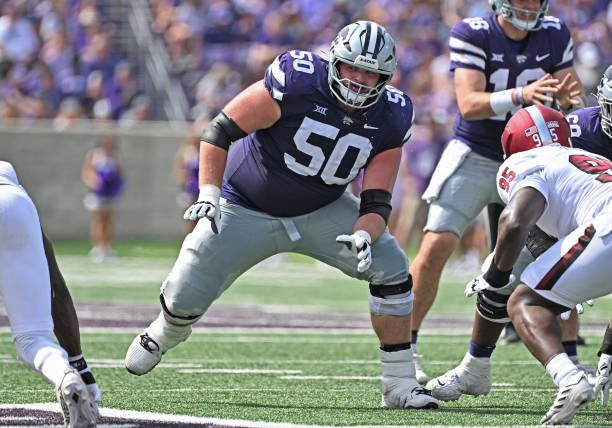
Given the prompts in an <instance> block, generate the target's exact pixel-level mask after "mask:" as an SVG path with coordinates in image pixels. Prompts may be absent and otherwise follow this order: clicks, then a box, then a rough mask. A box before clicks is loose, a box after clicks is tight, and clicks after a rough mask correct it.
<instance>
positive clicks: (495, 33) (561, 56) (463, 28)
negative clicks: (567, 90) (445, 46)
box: [450, 15, 574, 162]
mask: <svg viewBox="0 0 612 428" xmlns="http://www.w3.org/2000/svg"><path fill="white" fill-rule="evenodd" d="M573 45H574V44H573V42H572V38H571V35H570V32H569V29H568V28H567V26H566V25H565V24H564V23H563V22H561V21H559V19H557V18H555V17H553V16H546V17H545V18H544V21H543V23H542V28H540V29H539V30H538V31H531V32H529V34H528V36H527V37H526V38H525V39H524V40H521V41H513V40H511V39H509V38H508V37H506V36H505V35H504V33H503V31H502V29H501V27H500V25H499V23H498V22H497V17H496V16H495V15H489V16H486V17H477V18H467V19H464V20H463V21H460V22H458V23H457V24H455V26H454V27H453V28H452V30H451V37H450V52H451V65H450V68H451V71H454V70H456V69H457V68H469V69H472V70H478V71H482V72H483V73H484V75H485V78H486V82H487V86H486V89H485V91H486V92H498V91H503V90H505V89H510V88H515V87H517V86H526V85H528V84H530V83H531V82H534V81H536V80H538V79H539V78H540V77H542V76H544V75H545V74H546V73H550V74H553V73H555V72H557V71H559V70H563V69H564V68H567V67H570V66H572V65H573V60H574V55H573ZM521 107H522V106H517V107H516V108H515V109H514V110H513V111H511V112H509V113H506V114H504V115H500V116H494V117H491V118H488V119H482V120H466V119H464V118H463V116H461V112H457V118H456V119H455V125H454V131H455V138H457V139H459V140H461V141H463V142H464V143H465V144H467V145H468V146H470V148H471V149H472V150H473V151H474V152H476V153H478V154H480V155H482V156H485V157H487V158H489V159H493V160H497V161H500V162H501V160H502V148H501V144H500V138H501V135H502V132H503V130H504V127H505V126H506V122H507V121H508V119H510V116H511V115H512V114H513V113H514V112H516V111H517V110H519V109H520V108H521Z"/></svg>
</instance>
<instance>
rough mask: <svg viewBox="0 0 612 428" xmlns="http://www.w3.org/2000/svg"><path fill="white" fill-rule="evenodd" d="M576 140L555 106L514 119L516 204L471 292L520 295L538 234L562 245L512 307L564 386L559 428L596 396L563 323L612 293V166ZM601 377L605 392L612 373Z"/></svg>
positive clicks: (534, 267)
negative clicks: (526, 255) (564, 337)
mask: <svg viewBox="0 0 612 428" xmlns="http://www.w3.org/2000/svg"><path fill="white" fill-rule="evenodd" d="M569 135H570V127H569V124H568V123H567V121H566V120H565V118H564V117H563V115H562V114H561V113H559V112H557V111H555V110H552V109H550V108H548V107H544V106H531V107H527V108H526V109H523V110H520V111H519V112H517V113H516V114H515V115H514V116H513V117H512V118H511V119H510V121H509V122H508V124H507V125H506V128H505V130H504V133H503V135H502V146H503V149H504V153H505V155H506V157H507V159H506V161H505V162H504V163H503V164H502V165H501V167H500V168H499V172H498V174H497V186H498V191H499V194H500V197H501V198H502V200H503V201H504V202H505V203H507V205H506V208H504V210H503V212H502V214H501V217H500V220H499V235H498V238H497V244H496V246H495V256H494V257H493V260H492V262H491V265H490V267H489V269H488V271H487V272H486V273H485V274H483V275H480V276H479V277H477V278H476V279H474V280H473V281H472V282H471V284H469V288H470V289H471V291H472V292H475V293H479V294H482V295H484V296H485V297H486V296H488V295H491V294H492V293H500V292H502V291H503V290H504V289H506V288H508V287H511V286H512V284H511V283H512V279H511V272H512V267H513V266H514V265H515V263H516V261H517V258H518V257H519V253H520V252H521V249H522V248H523V246H524V245H525V242H526V240H527V236H528V233H529V231H530V230H531V229H532V228H533V226H535V225H537V226H538V227H539V228H540V229H542V231H544V232H545V233H546V234H548V235H550V236H552V237H553V238H556V239H558V241H557V242H556V243H555V244H553V245H552V246H551V247H550V248H548V249H547V250H546V251H544V252H543V253H542V254H541V255H539V257H538V258H537V259H536V260H535V261H533V262H532V263H530V264H529V265H528V266H527V267H526V268H525V270H524V271H523V272H522V274H521V278H520V281H519V284H518V286H517V288H516V290H515V291H514V292H513V293H512V294H511V295H510V298H509V299H508V314H509V316H510V318H511V319H512V322H513V324H514V326H515V328H516V330H517V332H518V333H519V336H520V337H521V339H522V340H523V342H524V343H525V345H526V346H527V348H528V349H529V351H530V352H531V353H532V354H533V355H534V357H536V359H537V360H538V361H540V363H542V365H543V366H545V368H546V372H547V373H548V374H549V375H550V376H551V378H552V379H553V382H554V383H555V385H556V386H557V387H558V394H557V397H556V399H555V401H554V403H553V405H552V406H551V407H550V409H549V410H548V412H546V414H545V415H544V417H543V418H542V420H541V421H540V423H541V424H551V425H558V424H571V423H572V421H573V418H574V415H575V414H576V413H577V412H578V410H579V409H581V408H582V407H584V406H585V405H586V404H588V403H589V402H590V401H592V400H594V399H595V396H596V390H595V389H594V387H593V385H592V384H591V383H589V381H588V379H587V375H586V373H585V372H584V371H583V370H580V368H579V367H577V366H576V364H575V363H574V362H573V361H572V360H571V359H570V358H569V357H568V355H567V354H566V353H565V352H564V349H563V346H562V344H561V330H560V328H559V324H558V322H557V318H556V316H557V315H559V314H561V313H563V312H566V311H568V310H569V309H571V308H573V307H574V306H576V305H577V304H579V303H581V302H585V301H587V300H590V299H594V298H597V297H602V296H606V295H608V294H610V293H612V283H611V282H610V280H609V275H610V268H609V260H610V259H611V257H612V186H611V185H610V181H611V180H610V175H609V174H608V172H609V171H610V169H611V168H612V163H611V162H610V160H608V159H607V158H605V157H603V156H600V155H596V154H594V153H590V152H587V151H584V150H581V149H576V148H571V141H570V138H569ZM605 350H607V347H606V349H605ZM605 350H604V351H605ZM602 361H603V359H602ZM606 363H607V360H606ZM600 364H601V363H600ZM600 371H601V374H602V375H601V376H600V379H599V381H598V382H599V384H600V385H601V389H603V388H604V386H605V385H606V384H607V383H608V379H607V378H606V373H605V372H606V371H607V368H606V367H604V368H602V369H601V370H600Z"/></svg>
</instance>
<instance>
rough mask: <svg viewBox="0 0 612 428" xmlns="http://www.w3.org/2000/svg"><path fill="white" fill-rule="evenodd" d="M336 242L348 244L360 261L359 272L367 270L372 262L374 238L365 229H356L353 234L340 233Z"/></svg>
mask: <svg viewBox="0 0 612 428" xmlns="http://www.w3.org/2000/svg"><path fill="white" fill-rule="evenodd" d="M336 242H339V243H341V244H344V245H346V247H347V248H348V249H349V250H351V251H352V252H353V254H354V255H355V257H357V260H359V263H358V264H357V271H358V272H365V271H366V270H368V268H369V267H370V265H371V264H372V238H371V237H370V234H369V233H368V232H366V231H365V230H356V231H355V232H354V233H353V234H352V235H339V236H338V237H336Z"/></svg>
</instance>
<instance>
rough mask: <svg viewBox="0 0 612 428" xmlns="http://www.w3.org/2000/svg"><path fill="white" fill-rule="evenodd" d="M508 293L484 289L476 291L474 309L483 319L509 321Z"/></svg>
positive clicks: (499, 322)
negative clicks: (480, 291)
mask: <svg viewBox="0 0 612 428" xmlns="http://www.w3.org/2000/svg"><path fill="white" fill-rule="evenodd" d="M509 298H510V295H509V294H500V293H497V292H495V291H491V290H485V291H483V292H482V293H478V297H477V299H476V310H477V311H478V313H479V314H480V316H481V317H483V318H484V319H486V320H488V321H491V322H494V323H498V324H506V323H508V322H510V316H509V315H508V299H509Z"/></svg>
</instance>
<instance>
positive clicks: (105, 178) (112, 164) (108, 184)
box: [92, 149, 123, 198]
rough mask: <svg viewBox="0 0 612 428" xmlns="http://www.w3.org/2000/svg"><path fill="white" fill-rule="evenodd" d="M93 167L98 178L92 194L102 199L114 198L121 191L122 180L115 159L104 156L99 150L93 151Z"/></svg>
mask: <svg viewBox="0 0 612 428" xmlns="http://www.w3.org/2000/svg"><path fill="white" fill-rule="evenodd" d="M94 150H95V152H94V154H93V159H92V163H93V167H94V169H95V171H96V175H97V176H98V186H97V188H95V189H93V191H94V193H95V194H96V195H98V196H100V197H103V198H114V197H116V196H119V195H120V194H121V192H122V191H123V178H122V177H121V174H120V171H119V163H118V161H117V159H115V158H114V157H112V156H108V155H106V154H105V153H104V152H103V151H102V150H101V149H94Z"/></svg>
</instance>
